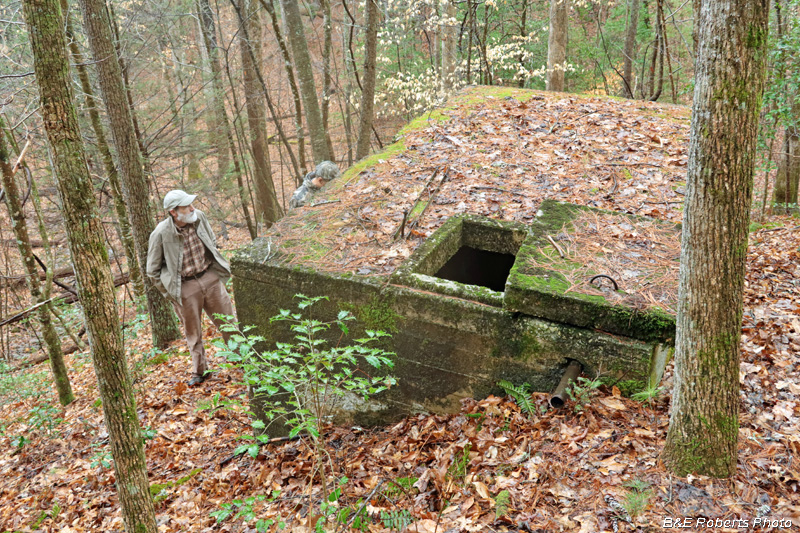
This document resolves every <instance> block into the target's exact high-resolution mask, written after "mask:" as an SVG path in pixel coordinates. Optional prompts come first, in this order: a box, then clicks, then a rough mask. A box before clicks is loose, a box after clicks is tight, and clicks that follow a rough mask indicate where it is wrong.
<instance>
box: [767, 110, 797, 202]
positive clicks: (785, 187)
mask: <svg viewBox="0 0 800 533" xmlns="http://www.w3.org/2000/svg"><path fill="white" fill-rule="evenodd" d="M792 116H793V117H795V120H798V118H800V99H797V98H796V97H795V101H794V102H793V104H792ZM798 130H800V127H798V125H797V124H791V125H790V126H789V127H787V128H786V131H785V132H784V136H783V148H782V149H781V154H780V160H779V161H778V174H777V176H776V177H775V189H774V190H773V193H772V199H773V201H774V202H775V203H776V204H779V205H780V204H783V205H784V206H785V207H786V209H787V211H788V210H789V209H790V208H791V206H792V204H794V209H797V189H798V183H800V131H798Z"/></svg>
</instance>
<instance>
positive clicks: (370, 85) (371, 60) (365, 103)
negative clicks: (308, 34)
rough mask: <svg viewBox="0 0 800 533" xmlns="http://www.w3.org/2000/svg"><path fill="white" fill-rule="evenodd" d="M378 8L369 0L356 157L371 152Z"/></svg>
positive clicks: (373, 1)
mask: <svg viewBox="0 0 800 533" xmlns="http://www.w3.org/2000/svg"><path fill="white" fill-rule="evenodd" d="M379 14H380V12H379V10H378V2H377V0H367V36H366V42H365V43H364V48H365V49H366V52H365V54H364V83H363V86H362V90H361V120H360V122H359V126H358V144H357V145H356V159H357V160H358V159H361V158H363V157H366V156H367V155H368V154H369V140H370V137H372V121H373V117H374V115H375V79H376V77H377V75H376V70H377V69H376V68H375V67H376V63H377V57H378V53H377V50H378V15H379Z"/></svg>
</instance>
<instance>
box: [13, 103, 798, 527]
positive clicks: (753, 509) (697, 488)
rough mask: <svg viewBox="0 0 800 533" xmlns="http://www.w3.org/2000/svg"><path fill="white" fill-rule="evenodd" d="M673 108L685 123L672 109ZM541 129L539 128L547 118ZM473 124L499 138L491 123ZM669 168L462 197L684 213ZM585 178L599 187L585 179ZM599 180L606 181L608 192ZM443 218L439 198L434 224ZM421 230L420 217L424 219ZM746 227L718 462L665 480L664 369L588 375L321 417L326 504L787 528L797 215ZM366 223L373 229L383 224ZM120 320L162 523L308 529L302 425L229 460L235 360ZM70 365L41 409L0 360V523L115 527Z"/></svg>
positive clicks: (442, 138) (679, 159)
mask: <svg viewBox="0 0 800 533" xmlns="http://www.w3.org/2000/svg"><path fill="white" fill-rule="evenodd" d="M567 107H569V106H568V104H567ZM568 112H569V109H567V110H565V111H564V112H563V114H562V116H561V119H560V120H561V123H562V124H563V125H564V126H567V128H566V129H568V130H574V129H576V128H580V127H581V126H582V125H583V124H584V123H585V122H586V121H585V120H581V117H582V116H584V115H586V114H588V113H592V114H597V113H596V111H595V110H593V109H583V110H581V109H579V108H577V107H576V109H574V110H573V112H574V116H575V117H577V118H575V119H574V120H573V119H572V118H568V117H567V118H565V116H566V115H567V113H568ZM679 114H681V118H682V119H685V116H686V113H685V108H684V109H683V110H682V111H679ZM584 118H585V117H584ZM463 124H464V123H461V126H462V127H463ZM684 124H685V123H684ZM601 126H602V124H601ZM555 127H556V123H552V124H544V125H542V126H541V128H542V129H543V131H544V132H546V131H547V130H549V133H552V132H553V130H554V129H555ZM446 128H447V125H446V124H445V125H444V126H443V125H441V124H437V125H434V126H431V128H430V129H431V130H432V131H433V133H432V134H431V135H434V136H435V137H436V139H438V140H439V141H438V142H440V143H441V144H442V146H441V147H440V148H441V149H438V150H436V157H440V158H441V157H443V156H442V149H447V150H456V151H459V150H461V149H462V147H461V146H460V145H459V141H458V140H453V139H454V138H456V139H458V138H457V137H455V134H454V133H453V132H448V131H446ZM476 128H483V129H485V130H487V132H488V134H489V135H490V136H492V137H496V136H497V135H498V133H497V132H496V131H495V129H494V128H493V127H487V126H486V125H482V126H481V125H479V126H476ZM681 128H682V129H683V131H684V133H685V127H684V126H681ZM573 136H575V135H574V132H573ZM583 138H585V136H583ZM417 139H418V138H417ZM617 140H618V141H620V142H628V141H626V140H625V139H617ZM629 141H630V140H629ZM643 142H645V143H655V144H656V145H658V146H661V147H665V146H667V147H669V148H668V149H669V150H675V151H676V154H677V155H676V157H675V158H674V159H675V160H674V161H672V162H668V161H662V164H663V165H667V164H674V165H675V168H674V170H673V171H672V172H673V174H674V175H675V176H678V175H680V174H682V173H684V172H685V167H684V165H685V153H684V152H683V151H682V150H680V149H679V148H678V147H677V144H678V143H677V142H676V141H673V140H671V139H669V138H667V137H666V136H664V135H660V134H659V133H658V132H654V133H653V135H652V137H650V138H645V139H643ZM408 143H409V141H408V140H407V144H408ZM670 143H674V144H672V145H671V146H670ZM628 146H629V149H628V152H627V154H628V155H631V154H634V153H635V150H636V149H637V148H636V146H635V143H632V142H628ZM556 149H558V148H556ZM538 150H539V151H544V148H541V147H540V148H538ZM613 153H618V152H613ZM558 157H561V156H558ZM626 157H627V156H626ZM565 158H566V156H565ZM565 158H562V159H564V161H566V160H567V159H568V158H567V159H565ZM638 162H639V163H641V162H642V161H638ZM624 163H625V164H629V163H631V161H629V160H626V162H624ZM381 164H384V163H383V162H382V163H381ZM388 164H391V162H389V163H388ZM620 164H622V163H620ZM464 165H465V168H466V166H467V164H466V163H465V164H464ZM487 167H488V168H489V169H491V168H492V167H491V165H487ZM464 172H467V171H466V170H465V171H464ZM513 176H514V179H516V176H517V174H516V173H515V174H513ZM563 177H564V176H562V178H563ZM573 177H574V175H573ZM566 178H569V176H566ZM509 179H511V178H509ZM598 179H600V178H598ZM670 179H671V178H670V177H669V176H666V177H665V175H664V174H662V173H653V172H648V171H641V172H636V171H633V172H632V174H631V176H630V178H628V179H627V181H625V182H622V179H620V186H619V187H618V186H617V178H616V177H615V178H613V182H612V178H611V177H607V178H606V179H604V181H603V180H601V185H598V184H593V183H591V182H590V181H587V182H586V183H578V182H576V183H574V184H573V185H572V186H570V187H566V186H565V185H564V184H563V183H560V182H559V181H558V180H555V181H550V182H548V183H547V184H542V186H541V187H531V188H529V189H527V192H526V195H525V196H520V195H515V196H516V198H517V200H518V201H519V204H520V206H521V207H520V208H519V209H517V208H514V207H513V206H509V205H508V204H506V203H501V202H500V201H499V200H497V199H496V198H495V196H496V195H500V194H503V193H504V192H507V191H509V190H516V189H515V188H516V187H517V185H515V184H507V185H505V186H503V188H502V189H500V188H499V186H497V185H496V184H494V185H491V184H483V185H480V184H478V185H475V186H474V187H472V191H471V192H470V194H474V195H479V196H480V198H481V199H483V200H485V204H486V211H487V214H488V213H491V212H494V211H496V210H497V209H498V208H503V209H505V210H506V211H507V212H511V213H521V215H520V216H523V218H524V216H525V213H527V210H529V209H532V210H534V211H535V209H536V206H537V205H538V201H539V200H540V199H541V197H540V196H545V195H548V196H552V195H553V191H555V194H557V196H558V199H563V200H569V201H574V202H576V203H583V204H586V203H589V200H590V199H587V195H588V194H591V195H594V197H595V198H598V199H599V200H598V203H599V204H600V206H601V207H606V208H618V209H626V206H625V205H621V206H620V205H619V204H617V203H614V202H617V201H618V202H628V201H630V202H631V203H632V204H636V205H641V206H648V207H647V208H646V210H645V211H644V212H643V213H642V214H647V215H651V216H656V217H659V215H660V214H661V215H663V216H660V217H659V218H665V219H668V220H679V218H680V215H681V211H680V210H679V209H678V208H677V207H678V206H675V205H674V204H675V203H676V200H675V199H674V197H675V195H676V193H675V187H673V186H672V185H670V182H669V180H670ZM675 179H677V178H675ZM684 179H685V178H684ZM479 183H480V182H479ZM602 183H604V185H603V184H602ZM612 183H613V190H612V192H611V193H608V190H611V188H612ZM367 185H368V184H367ZM490 187H497V189H491V188H490ZM598 187H600V188H603V187H604V191H605V192H603V191H601V192H600V194H598V192H597V189H598ZM614 190H618V194H617V195H616V196H615V197H614V198H612V194H613V192H614ZM487 191H488V192H487ZM548 191H549V192H548ZM447 194H448V195H452V196H453V198H450V197H449V196H448V197H447V198H448V201H447V202H442V203H441V204H439V205H438V207H437V208H441V209H443V210H445V211H446V210H447V209H449V207H448V206H458V205H459V203H458V202H457V201H456V200H458V198H457V197H456V195H457V194H459V193H458V191H455V190H454V191H451V192H447ZM409 196H410V197H412V198H413V195H409ZM450 199H452V200H453V201H452V202H450V201H449V200H450ZM679 200H681V197H680V192H678V193H677V201H679ZM608 203H611V204H613V205H608ZM528 204H530V205H528ZM522 208H524V209H525V212H523V209H522ZM493 210H494V211H493ZM628 210H629V209H628ZM658 211H661V212H662V213H659V212H658ZM364 215H369V213H364V211H357V212H356V216H357V217H359V216H364ZM449 215H450V213H447V212H444V211H443V212H442V213H441V214H438V215H436V216H435V217H432V218H431V220H435V219H438V218H439V217H442V218H443V217H445V216H449ZM420 228H421V230H423V231H425V232H426V233H429V232H430V231H432V229H433V228H426V227H424V225H421V226H420ZM391 229H392V228H387V229H386V232H385V233H386V234H387V235H388V234H389V233H390V232H391V231H390V230H391ZM752 229H753V231H752V232H751V235H750V245H749V250H748V261H747V283H746V289H745V312H744V323H743V328H742V337H741V349H742V358H741V367H740V368H741V370H740V377H741V402H742V409H741V414H740V432H739V458H738V468H737V473H736V475H734V476H733V477H732V478H730V479H726V480H716V479H710V478H706V477H702V476H699V477H695V476H689V477H687V478H677V477H674V476H672V475H671V474H670V473H669V472H668V471H667V470H666V469H665V468H664V465H663V464H662V462H661V461H660V458H659V455H660V453H661V451H662V449H663V446H664V439H665V437H666V430H667V427H668V423H669V400H670V394H669V391H670V390H671V386H672V368H671V366H670V367H669V368H668V369H667V373H666V376H665V379H664V381H663V382H662V384H661V385H662V389H661V390H660V391H659V392H658V393H656V394H654V395H653V397H652V398H651V399H650V401H645V402H638V401H635V400H632V399H630V398H626V397H623V396H621V395H620V393H619V391H618V390H616V388H611V389H609V388H607V387H605V386H601V387H600V388H598V389H596V390H595V391H594V392H593V393H592V394H590V396H589V399H588V400H587V401H586V402H584V403H582V404H576V403H575V402H574V401H568V402H567V405H566V406H565V407H564V408H563V409H561V410H554V409H550V408H549V407H548V406H547V398H548V396H547V395H546V394H542V393H534V394H533V395H532V397H531V398H532V403H533V405H534V409H533V412H530V413H528V412H523V411H522V410H521V408H520V406H519V405H517V404H516V403H515V402H514V401H512V400H511V399H509V398H499V397H489V398H487V399H485V400H481V401H475V400H467V401H465V402H464V403H463V407H462V410H461V412H460V413H458V414H453V415H418V416H413V417H409V418H406V419H404V420H403V421H401V422H399V423H397V424H395V425H394V426H389V427H379V428H373V429H362V428H357V427H350V428H347V427H331V428H329V431H328V433H327V436H326V442H327V448H328V450H329V452H330V453H331V455H332V458H333V463H334V465H335V467H336V471H335V472H334V474H333V475H334V476H335V477H336V478H342V477H344V476H346V477H347V479H348V481H347V483H346V484H345V485H344V486H343V492H342V496H341V497H340V498H339V500H338V501H337V502H336V504H335V505H336V506H338V507H340V508H345V507H350V508H352V509H355V510H361V509H363V512H364V513H366V516H367V517H368V520H367V522H368V523H367V524H366V525H365V528H366V529H368V530H369V531H373V532H378V531H391V530H395V531H397V530H401V529H403V528H405V529H404V530H405V531H409V532H418V533H456V532H463V531H487V532H504V531H530V532H533V531H540V532H550V531H579V532H599V531H617V530H619V531H661V530H663V529H674V528H681V529H684V530H687V531H699V530H708V529H713V530H714V531H749V530H757V531H781V530H783V531H791V530H796V528H797V525H798V524H800V463H799V462H798V461H800V418H798V417H800V375H799V373H798V367H799V366H800V287H799V286H798V280H800V221H798V219H796V218H792V217H788V216H780V215H769V216H768V217H767V220H766V221H765V224H764V225H759V226H754V227H753V228H752ZM367 230H368V231H372V232H373V235H374V234H376V233H378V231H379V230H378V229H376V228H373V227H369V228H366V229H365V231H367ZM229 231H230V232H231V239H230V240H229V241H226V242H224V244H223V248H224V249H227V250H233V249H235V248H237V247H239V246H241V244H243V243H244V242H245V241H246V240H247V238H246V236H245V235H244V232H243V231H242V230H238V229H234V230H229ZM373 235H370V238H372V236H373ZM356 237H358V236H356ZM379 237H380V235H379ZM384 251H385V250H384ZM384 251H380V250H378V251H377V252H376V253H384ZM401 255H404V253H403V254H401ZM389 263H392V261H389ZM376 264H378V265H385V264H387V262H386V261H384V263H376V261H374V256H373V261H372V262H365V263H364V264H363V265H362V266H361V267H360V268H383V267H376ZM234 296H235V295H234ZM125 318H126V320H127V323H128V328H127V329H126V350H127V353H128V356H129V366H130V368H131V373H132V375H133V377H134V388H135V391H136V395H137V402H138V408H139V417H140V420H141V423H142V426H143V427H144V428H146V429H147V431H146V453H147V460H148V470H149V474H150V483H151V484H152V486H153V487H154V488H153V492H154V494H155V497H156V513H157V518H158V522H159V530H160V531H162V532H165V533H166V532H182V531H187V532H206V531H230V532H251V531H256V529H255V527H256V526H255V524H256V518H275V519H277V518H278V517H282V518H283V519H284V520H286V521H287V522H288V523H289V525H288V529H289V530H295V531H306V530H307V528H308V527H309V526H310V524H312V523H314V522H315V521H316V520H317V518H318V517H317V516H315V515H314V513H309V512H308V511H309V505H308V504H309V503H314V504H316V503H317V502H318V492H316V490H317V489H315V490H314V491H311V492H308V491H307V490H306V487H307V482H308V479H309V476H310V475H311V466H312V459H311V452H310V450H309V449H308V447H307V446H305V444H304V441H302V440H295V441H289V442H280V443H275V444H272V445H268V446H263V447H262V448H261V449H260V452H259V454H258V455H257V457H255V458H253V457H251V456H249V455H247V454H244V455H242V456H237V457H234V458H232V456H233V454H234V449H236V448H237V446H239V445H240V444H241V442H242V441H241V440H240V439H239V437H240V436H242V435H247V434H249V432H250V431H251V430H250V424H249V419H248V416H247V415H246V414H245V413H244V412H243V411H242V409H241V408H237V407H230V408H229V407H226V406H225V404H227V403H228V402H229V401H234V402H235V401H236V400H243V399H244V398H245V397H246V395H245V391H244V388H243V386H242V385H241V384H240V383H239V372H238V371H237V370H235V369H230V368H223V367H222V364H221V363H222V360H221V358H220V357H218V356H216V355H215V349H214V348H213V347H211V346H210V344H207V346H208V347H209V348H208V352H209V356H210V362H211V366H212V367H213V368H214V370H216V372H215V373H214V375H213V377H212V378H211V379H209V380H208V381H206V382H205V383H204V384H203V385H202V386H200V387H196V388H188V387H187V386H186V380H187V378H188V377H189V368H190V359H189V356H188V353H187V351H186V349H185V347H184V346H183V344H182V343H180V342H176V343H175V344H174V345H173V347H172V348H171V349H169V350H166V351H157V350H153V348H152V345H151V344H150V342H149V334H148V329H147V325H146V324H145V323H144V321H143V320H142V319H141V318H137V317H136V316H135V313H134V312H133V311H132V310H129V311H128V316H126V317H125ZM209 326H210V323H209ZM213 335H216V332H215V330H213V328H211V327H208V328H207V340H208V341H209V342H210V340H211V339H212V337H213ZM67 362H68V365H69V367H70V369H71V374H70V376H71V378H72V383H73V387H74V390H75V393H76V397H77V400H76V401H75V402H74V403H73V404H71V405H70V406H68V407H67V408H65V409H62V408H59V407H55V406H54V402H55V400H54V399H53V392H52V390H50V388H49V387H48V385H47V384H48V382H49V381H48V380H49V370H48V369H47V366H46V364H41V365H38V366H35V367H31V368H29V369H26V370H24V371H16V372H11V373H5V374H3V375H2V376H0V405H1V406H2V408H3V415H2V420H0V430H2V432H0V450H1V451H0V531H2V532H6V531H8V532H17V531H26V532H27V531H47V532H51V531H60V532H65V533H71V532H83V531H101V532H106V531H107V532H111V531H122V523H121V517H120V513H119V509H118V500H117V497H116V492H115V488H114V481H115V480H114V471H113V468H112V467H111V463H110V457H109V455H108V453H109V452H108V434H107V432H106V430H105V427H104V423H103V416H102V407H101V403H100V400H99V399H98V392H97V386H96V382H95V376H94V372H93V370H92V365H91V358H90V355H89V354H88V352H77V353H75V354H72V355H70V356H68V357H67ZM392 482H394V483H392ZM397 485H400V486H402V487H403V490H401V489H398V488H397ZM273 491H277V492H273ZM273 494H275V496H274V501H271V502H267V501H262V502H257V503H255V504H254V513H255V514H254V515H253V516H254V517H253V518H248V519H241V518H240V519H235V520H234V519H230V520H227V521H224V522H222V523H219V524H218V523H217V521H216V519H215V518H213V517H212V516H211V515H210V513H212V512H214V511H218V510H220V509H221V508H222V506H223V505H224V504H228V503H231V502H232V501H234V500H237V499H239V500H243V499H245V498H248V497H253V496H258V495H265V496H272V495H273ZM406 511H408V513H406ZM409 519H410V523H408V522H409ZM679 521H680V522H679ZM789 521H791V523H792V525H789ZM793 528H794V529H793ZM343 529H344V528H343V527H340V524H337V523H334V522H331V523H329V524H328V526H327V530H328V531H336V530H343Z"/></svg>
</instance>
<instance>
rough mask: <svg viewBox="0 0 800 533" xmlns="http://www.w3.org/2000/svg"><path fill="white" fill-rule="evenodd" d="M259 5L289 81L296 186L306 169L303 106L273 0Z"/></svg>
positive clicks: (264, 1) (267, 0)
mask: <svg viewBox="0 0 800 533" xmlns="http://www.w3.org/2000/svg"><path fill="white" fill-rule="evenodd" d="M260 1H261V5H262V6H264V9H265V10H266V11H267V13H269V17H270V22H271V23H272V31H273V32H274V33H275V40H276V41H278V48H280V50H281V56H283V65H284V67H285V68H286V77H287V78H288V79H289V88H290V89H291V90H292V101H293V102H294V129H295V132H296V133H297V152H298V153H297V158H298V159H299V160H300V170H301V172H300V174H299V175H297V176H295V179H296V181H297V185H301V184H302V182H303V175H304V174H305V172H306V169H307V163H306V136H305V131H304V130H303V106H302V104H301V100H300V89H298V88H297V80H296V79H295V75H294V69H293V68H292V57H291V56H290V55H289V48H288V47H287V45H286V39H284V37H283V32H282V31H281V25H280V24H279V23H278V16H277V15H276V13H275V5H274V4H273V3H272V2H273V0H260Z"/></svg>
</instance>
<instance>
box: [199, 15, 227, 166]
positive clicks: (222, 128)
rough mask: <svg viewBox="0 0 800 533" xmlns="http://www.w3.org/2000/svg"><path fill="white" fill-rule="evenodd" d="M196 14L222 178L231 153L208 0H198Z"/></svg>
mask: <svg viewBox="0 0 800 533" xmlns="http://www.w3.org/2000/svg"><path fill="white" fill-rule="evenodd" d="M197 14H198V16H199V17H198V18H199V19H200V31H201V32H202V34H203V44H204V45H205V49H206V53H207V54H208V64H209V68H210V70H211V89H212V90H211V95H212V97H211V106H212V113H213V117H214V121H213V122H214V123H215V125H216V128H215V130H214V131H213V132H212V138H213V140H214V146H216V148H217V176H218V178H219V179H222V178H224V177H225V176H226V174H227V173H228V170H229V168H228V167H229V166H230V161H231V154H230V153H229V148H230V146H229V143H228V135H229V132H228V131H227V130H228V128H229V126H228V115H227V113H226V112H225V93H224V92H223V90H222V67H221V66H220V64H219V46H218V45H217V31H216V28H215V24H214V12H213V11H211V5H210V4H209V2H208V0H198V2H197Z"/></svg>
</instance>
